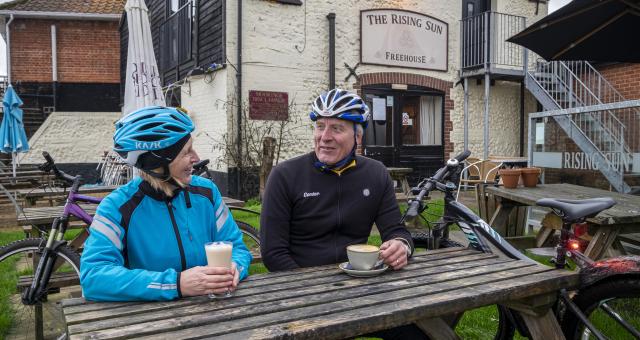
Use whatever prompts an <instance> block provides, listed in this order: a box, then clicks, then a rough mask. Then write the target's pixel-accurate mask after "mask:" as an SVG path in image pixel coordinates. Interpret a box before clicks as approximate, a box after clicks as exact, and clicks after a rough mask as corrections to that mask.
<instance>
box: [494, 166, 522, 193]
mask: <svg viewBox="0 0 640 340" xmlns="http://www.w3.org/2000/svg"><path fill="white" fill-rule="evenodd" d="M520 172H521V169H500V170H498V174H499V175H500V178H501V179H502V184H504V187H505V188H509V189H515V188H516V187H518V181H519V180H520Z"/></svg>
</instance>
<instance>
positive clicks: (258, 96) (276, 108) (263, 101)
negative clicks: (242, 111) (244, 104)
mask: <svg viewBox="0 0 640 340" xmlns="http://www.w3.org/2000/svg"><path fill="white" fill-rule="evenodd" d="M249 118H251V119H256V120H287V119H288V118H289V94H288V93H287V92H272V91H255V90H251V91H249Z"/></svg>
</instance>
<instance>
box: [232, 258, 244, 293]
mask: <svg viewBox="0 0 640 340" xmlns="http://www.w3.org/2000/svg"><path fill="white" fill-rule="evenodd" d="M241 270H242V267H240V268H238V267H237V265H236V263H235V262H231V272H232V274H233V283H232V284H231V287H229V291H231V292H233V291H235V290H236V289H238V283H239V282H240V271H241Z"/></svg>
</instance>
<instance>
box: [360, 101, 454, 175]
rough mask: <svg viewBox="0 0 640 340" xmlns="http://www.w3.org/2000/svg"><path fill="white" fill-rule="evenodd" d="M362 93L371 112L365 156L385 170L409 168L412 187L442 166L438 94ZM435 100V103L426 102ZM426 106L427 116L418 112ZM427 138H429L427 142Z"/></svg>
mask: <svg viewBox="0 0 640 340" xmlns="http://www.w3.org/2000/svg"><path fill="white" fill-rule="evenodd" d="M364 92H365V101H366V102H367V105H369V107H370V108H371V112H372V117H371V120H370V122H369V127H368V128H367V131H366V132H365V138H364V140H363V144H364V147H363V153H364V155H365V156H367V157H370V158H373V159H376V160H379V161H381V162H382V163H384V164H385V165H386V166H388V167H402V168H412V169H413V170H414V171H413V172H412V173H411V174H410V175H409V183H410V184H411V185H415V184H416V183H417V182H418V181H419V179H420V178H424V177H426V176H430V175H432V174H433V173H434V172H435V170H437V169H438V168H440V167H441V166H442V164H443V162H444V148H443V140H444V139H443V136H444V135H443V125H442V121H443V119H442V116H443V115H442V112H443V109H444V107H443V106H442V102H443V100H442V99H443V97H442V95H441V94H435V93H433V91H427V90H423V91H419V90H418V91H416V90H414V91H401V90H390V89H389V90H380V89H367V90H365V91H364ZM434 98H436V99H438V100H437V101H433V100H431V101H430V100H429V99H434ZM426 103H429V105H431V106H432V107H430V111H429V112H430V113H431V114H430V115H427V114H426V112H421V110H422V109H423V108H422V106H423V105H425V104H426ZM383 105H384V106H383ZM376 111H377V112H376ZM426 116H429V117H426ZM376 118H377V119H376ZM427 118H430V119H427ZM435 125H437V126H435ZM425 130H428V131H425ZM429 133H430V134H429ZM434 133H435V135H434ZM426 135H429V138H428V140H427V138H425V137H426Z"/></svg>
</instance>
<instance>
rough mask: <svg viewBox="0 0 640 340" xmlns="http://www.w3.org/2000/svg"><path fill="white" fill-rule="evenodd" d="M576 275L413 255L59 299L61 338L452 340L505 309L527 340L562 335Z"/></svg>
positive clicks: (491, 258) (481, 257) (473, 257)
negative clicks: (356, 267)
mask: <svg viewBox="0 0 640 340" xmlns="http://www.w3.org/2000/svg"><path fill="white" fill-rule="evenodd" d="M578 282H579V277H578V274H577V273H575V272H571V271H565V270H557V269H554V268H551V267H547V266H543V265H541V264H537V263H532V262H528V261H522V260H512V259H506V258H502V257H498V256H497V255H494V254H485V253H480V252H477V251H475V250H471V249H465V248H447V249H439V250H436V251H429V252H426V253H419V254H416V255H415V256H414V257H413V258H412V259H411V260H410V261H409V265H408V266H407V267H405V268H404V269H402V270H399V271H392V270H388V271H386V272H385V273H383V274H382V275H380V276H375V277H367V278H354V277H350V276H348V275H346V274H345V273H343V272H342V271H341V270H339V269H338V266H337V265H336V264H334V265H327V266H320V267H311V268H301V269H296V270H290V271H283V272H273V273H266V274H258V275H252V276H250V277H249V278H247V279H246V280H244V281H243V282H241V283H240V285H239V288H238V290H237V291H236V292H235V293H234V296H233V297H231V298H228V299H213V300H212V299H209V298H208V297H206V296H199V297H191V298H183V299H179V300H174V301H167V302H144V303H141V302H111V303H107V302H103V303H95V302H87V301H85V300H84V299H83V298H76V299H68V300H63V301H62V306H63V313H64V315H65V320H66V323H67V330H68V336H69V338H70V339H72V340H73V339H88V338H129V337H136V338H137V337H140V338H143V339H157V338H162V339H183V338H190V337H194V338H196V337H206V338H215V339H284V338H287V339H289V338H295V339H342V338H349V337H354V336H357V335H361V334H366V333H370V332H373V331H377V330H382V329H388V328H391V327H396V326H400V325H406V324H410V323H415V324H417V325H418V326H419V327H420V328H422V329H423V330H425V331H426V332H427V333H428V334H429V335H430V337H431V338H432V339H456V338H457V336H456V334H455V333H454V332H453V330H452V328H453V327H455V324H456V322H457V320H458V319H459V316H460V313H462V312H464V311H465V310H469V309H473V308H477V307H481V306H486V305H492V304H497V303H500V304H506V305H508V306H509V307H512V308H516V309H518V310H523V311H526V313H523V314H522V316H523V318H524V320H525V322H526V323H527V324H528V326H529V329H530V330H531V333H532V336H533V338H534V339H544V340H550V339H558V338H562V332H561V330H560V326H559V325H558V322H557V321H556V319H555V318H554V317H553V313H552V312H551V310H550V307H551V306H552V304H553V303H554V301H555V298H556V292H557V291H558V290H559V289H560V288H567V289H571V288H574V287H576V286H577V285H578Z"/></svg>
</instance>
